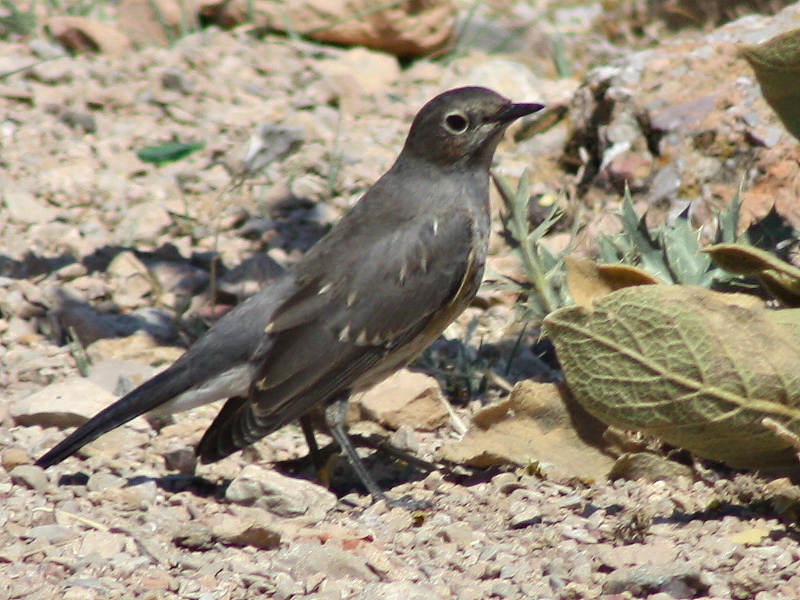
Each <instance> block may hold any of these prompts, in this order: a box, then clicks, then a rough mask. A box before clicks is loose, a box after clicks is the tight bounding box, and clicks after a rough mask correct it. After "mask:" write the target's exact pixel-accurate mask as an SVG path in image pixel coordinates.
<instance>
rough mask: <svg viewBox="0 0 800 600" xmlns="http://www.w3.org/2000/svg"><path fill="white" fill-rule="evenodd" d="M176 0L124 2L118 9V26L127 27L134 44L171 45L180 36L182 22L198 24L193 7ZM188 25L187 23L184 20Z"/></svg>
mask: <svg viewBox="0 0 800 600" xmlns="http://www.w3.org/2000/svg"><path fill="white" fill-rule="evenodd" d="M192 4H194V3H191V4H189V5H186V6H185V7H184V5H182V4H181V3H179V2H178V1H176V0H122V2H120V4H119V6H118V7H117V23H120V24H122V25H123V26H124V27H125V31H126V32H127V34H128V36H129V37H130V41H131V43H132V45H134V46H136V47H139V48H142V47H144V46H153V45H156V46H167V45H168V44H169V43H170V42H171V41H172V40H174V39H175V38H177V37H178V36H179V35H180V33H179V31H178V28H179V27H180V26H181V22H182V19H185V18H186V17H187V16H188V17H189V22H192V21H194V19H195V15H194V13H193V11H192V10H191V8H189V6H191V5H192ZM184 22H185V21H184Z"/></svg>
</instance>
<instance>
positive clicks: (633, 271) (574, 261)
mask: <svg viewBox="0 0 800 600" xmlns="http://www.w3.org/2000/svg"><path fill="white" fill-rule="evenodd" d="M564 264H565V265H566V267H567V286H568V287H569V295H570V296H572V299H573V300H574V301H575V304H577V305H578V306H586V307H589V306H591V305H592V302H594V301H595V300H596V299H597V298H600V297H602V296H605V295H606V294H610V293H611V292H614V291H616V290H621V289H623V288H626V287H631V286H634V285H648V284H655V283H660V282H659V281H658V279H656V278H655V277H653V276H652V275H650V273H648V272H647V271H644V270H642V269H640V268H638V267H632V266H629V265H598V264H597V263H595V262H593V261H591V260H587V259H585V258H577V257H575V256H565V257H564Z"/></svg>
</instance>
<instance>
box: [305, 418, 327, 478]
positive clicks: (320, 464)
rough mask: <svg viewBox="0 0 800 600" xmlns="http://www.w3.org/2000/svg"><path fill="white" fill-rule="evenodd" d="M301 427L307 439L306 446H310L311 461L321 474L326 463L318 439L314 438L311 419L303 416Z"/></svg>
mask: <svg viewBox="0 0 800 600" xmlns="http://www.w3.org/2000/svg"><path fill="white" fill-rule="evenodd" d="M300 427H301V428H302V429H303V435H304V436H305V437H306V444H308V453H309V454H310V455H311V460H312V461H313V462H314V468H315V469H316V470H317V472H320V471H321V470H322V469H323V468H325V462H324V461H323V460H322V457H321V456H320V453H319V446H318V445H317V438H316V437H314V426H313V425H311V417H309V416H308V415H303V416H302V417H300Z"/></svg>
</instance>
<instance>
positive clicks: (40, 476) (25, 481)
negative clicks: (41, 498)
mask: <svg viewBox="0 0 800 600" xmlns="http://www.w3.org/2000/svg"><path fill="white" fill-rule="evenodd" d="M9 475H10V476H11V482H12V483H14V484H16V485H24V486H27V487H29V488H31V489H32V490H36V491H37V492H39V493H43V492H45V491H47V489H48V488H49V487H50V480H49V479H48V478H47V473H45V472H44V469H42V468H41V467H37V466H34V465H19V466H18V467H14V468H13V469H11V472H10V473H9Z"/></svg>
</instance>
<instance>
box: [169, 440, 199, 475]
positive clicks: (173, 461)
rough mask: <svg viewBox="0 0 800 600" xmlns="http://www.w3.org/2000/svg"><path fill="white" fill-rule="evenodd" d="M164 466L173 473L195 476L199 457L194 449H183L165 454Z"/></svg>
mask: <svg viewBox="0 0 800 600" xmlns="http://www.w3.org/2000/svg"><path fill="white" fill-rule="evenodd" d="M164 466H166V468H167V469H170V470H171V471H178V472H179V473H182V474H184V475H193V474H194V472H195V469H196V468H197V455H196V454H195V452H194V450H193V449H192V448H187V447H182V448H177V449H175V450H170V451H168V452H165V453H164Z"/></svg>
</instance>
